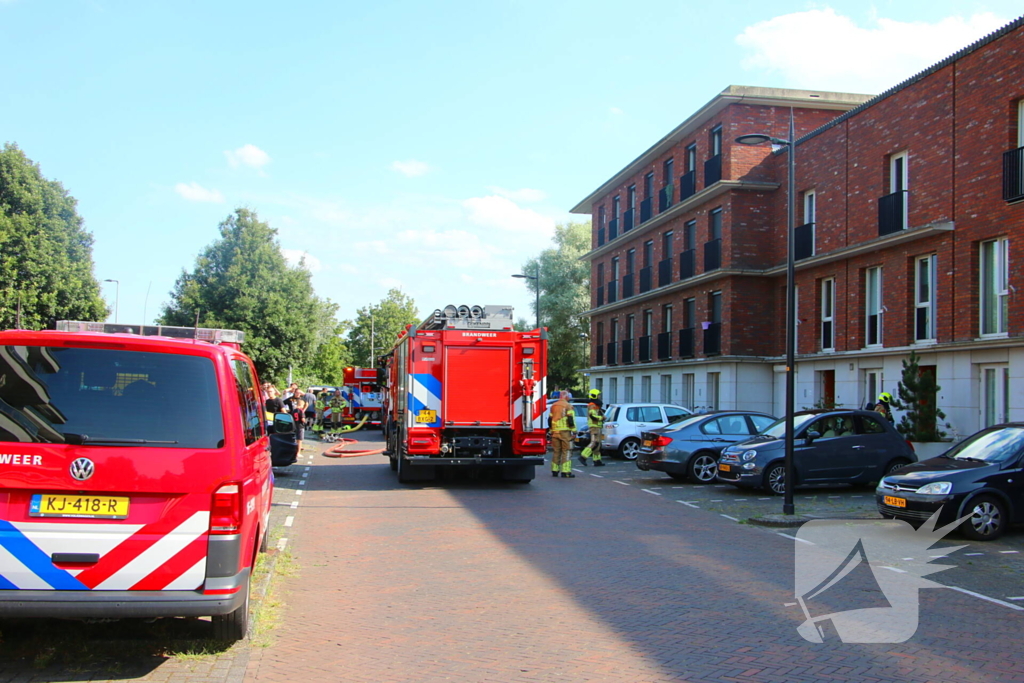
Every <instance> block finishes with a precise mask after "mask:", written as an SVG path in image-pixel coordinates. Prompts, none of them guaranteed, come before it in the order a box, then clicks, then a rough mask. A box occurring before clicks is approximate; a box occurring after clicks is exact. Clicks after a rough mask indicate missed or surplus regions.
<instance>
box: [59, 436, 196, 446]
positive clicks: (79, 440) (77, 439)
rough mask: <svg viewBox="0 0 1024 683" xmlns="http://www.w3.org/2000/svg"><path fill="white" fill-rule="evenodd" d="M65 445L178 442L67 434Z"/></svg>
mask: <svg viewBox="0 0 1024 683" xmlns="http://www.w3.org/2000/svg"><path fill="white" fill-rule="evenodd" d="M64 443H69V444H74V445H80V444H87V443H95V444H103V443H112V444H148V443H163V444H175V443H178V442H177V441H156V440H153V439H118V438H116V437H107V436H89V435H88V434H65V435H64Z"/></svg>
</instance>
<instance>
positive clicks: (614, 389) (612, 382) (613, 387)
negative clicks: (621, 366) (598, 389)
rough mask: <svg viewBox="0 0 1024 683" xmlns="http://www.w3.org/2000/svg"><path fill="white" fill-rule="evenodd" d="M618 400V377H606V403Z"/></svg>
mask: <svg viewBox="0 0 1024 683" xmlns="http://www.w3.org/2000/svg"><path fill="white" fill-rule="evenodd" d="M618 402H619V378H618V377H611V378H609V379H608V403H618Z"/></svg>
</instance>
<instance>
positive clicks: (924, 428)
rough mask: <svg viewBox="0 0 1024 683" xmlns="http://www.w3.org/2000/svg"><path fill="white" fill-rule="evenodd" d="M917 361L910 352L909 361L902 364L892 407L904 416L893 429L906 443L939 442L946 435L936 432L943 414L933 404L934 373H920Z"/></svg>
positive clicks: (935, 393) (943, 416) (935, 392)
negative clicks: (901, 372)
mask: <svg viewBox="0 0 1024 683" xmlns="http://www.w3.org/2000/svg"><path fill="white" fill-rule="evenodd" d="M920 360H921V359H920V358H919V357H918V355H917V354H916V353H915V352H913V351H911V352H910V359H909V360H904V361H903V378H902V379H901V380H900V383H899V385H898V386H897V392H898V393H899V401H898V404H897V406H896V407H897V408H900V409H901V410H905V411H906V413H905V414H904V415H903V417H901V418H900V423H899V424H898V425H897V426H896V429H897V430H898V431H899V433H900V434H902V435H903V436H905V437H906V438H907V439H909V440H910V441H941V440H942V439H943V438H945V436H946V432H944V431H942V430H941V429H939V420H943V419H945V418H946V414H945V413H944V412H942V410H941V409H940V408H939V406H938V402H937V401H936V398H937V396H938V393H939V388H940V387H939V386H938V385H937V384H936V383H935V374H934V373H932V372H924V373H922V372H921V368H920Z"/></svg>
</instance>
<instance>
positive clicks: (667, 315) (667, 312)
mask: <svg viewBox="0 0 1024 683" xmlns="http://www.w3.org/2000/svg"><path fill="white" fill-rule="evenodd" d="M661 331H662V332H671V331H672V304H662V305H661Z"/></svg>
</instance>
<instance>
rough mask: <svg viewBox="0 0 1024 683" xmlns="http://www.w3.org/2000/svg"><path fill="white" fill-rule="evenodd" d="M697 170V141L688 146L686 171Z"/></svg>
mask: <svg viewBox="0 0 1024 683" xmlns="http://www.w3.org/2000/svg"><path fill="white" fill-rule="evenodd" d="M696 170H697V143H696V142H694V143H692V144H689V145H687V146H686V172H687V173H692V172H696Z"/></svg>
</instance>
